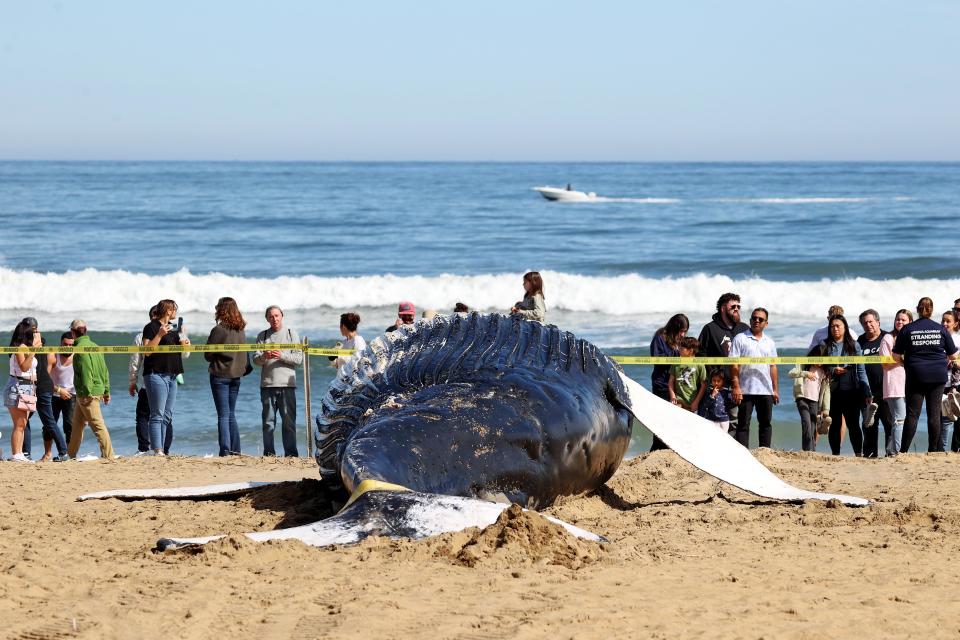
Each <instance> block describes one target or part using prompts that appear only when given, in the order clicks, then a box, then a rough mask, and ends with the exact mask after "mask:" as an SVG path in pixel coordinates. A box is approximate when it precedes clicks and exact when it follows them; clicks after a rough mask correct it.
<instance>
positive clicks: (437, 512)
mask: <svg viewBox="0 0 960 640" xmlns="http://www.w3.org/2000/svg"><path fill="white" fill-rule="evenodd" d="M509 507H510V505H509V504H504V503H500V502H487V501H486V500H477V499H475V498H461V497H457V496H445V495H439V494H433V493H419V492H416V491H391V490H373V491H367V492H365V493H363V494H362V495H360V496H359V497H358V498H357V499H356V500H355V501H353V502H352V503H350V504H349V505H347V506H346V507H344V509H343V510H342V511H341V512H340V513H338V514H337V515H335V516H333V517H331V518H327V519H326V520H320V521H318V522H314V523H312V524H308V525H303V526H300V527H291V528H289V529H277V530H275V531H259V532H255V533H247V534H245V535H246V536H247V537H248V538H250V539H251V540H255V541H257V542H263V541H265V540H299V541H300V542H303V543H304V544H307V545H310V546H312V547H326V546H330V545H334V544H353V543H355V542H359V541H360V540H363V539H364V538H366V537H368V536H373V535H380V536H389V537H391V538H412V539H418V538H427V537H429V536H435V535H439V534H441V533H447V532H450V531H462V530H463V529H467V528H469V527H487V526H490V525H491V524H493V523H494V522H496V521H497V518H498V517H499V516H500V514H501V513H502V512H503V511H504V510H506V509H507V508H509ZM541 515H543V514H541ZM543 517H545V518H546V519H547V520H549V521H551V522H553V523H554V524H558V525H560V526H561V527H563V528H564V529H566V530H567V532H569V533H570V534H571V535H574V536H576V537H578V538H583V539H585V540H591V541H594V542H605V539H604V538H603V537H602V536H598V535H597V534H595V533H591V532H589V531H586V530H584V529H581V528H579V527H575V526H573V525H572V524H569V523H566V522H563V521H562V520H558V519H556V518H552V517H550V516H543ZM223 537H224V536H205V537H200V538H163V539H161V540H159V541H158V542H157V549H158V550H160V551H165V550H167V549H179V548H181V547H188V546H196V545H202V544H206V543H207V542H210V541H212V540H217V539H219V538H223Z"/></svg>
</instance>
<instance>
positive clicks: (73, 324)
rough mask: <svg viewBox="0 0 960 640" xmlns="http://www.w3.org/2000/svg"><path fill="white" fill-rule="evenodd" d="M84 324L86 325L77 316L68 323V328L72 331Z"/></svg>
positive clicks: (85, 324)
mask: <svg viewBox="0 0 960 640" xmlns="http://www.w3.org/2000/svg"><path fill="white" fill-rule="evenodd" d="M85 326H87V323H86V322H84V321H83V320H81V319H80V318H77V319H76V320H74V321H73V322H71V323H70V330H71V331H73V330H74V329H79V328H80V327H85Z"/></svg>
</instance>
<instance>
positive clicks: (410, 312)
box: [397, 302, 417, 316]
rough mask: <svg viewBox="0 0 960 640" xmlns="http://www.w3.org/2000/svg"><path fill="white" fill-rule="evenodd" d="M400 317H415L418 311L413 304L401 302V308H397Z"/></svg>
mask: <svg viewBox="0 0 960 640" xmlns="http://www.w3.org/2000/svg"><path fill="white" fill-rule="evenodd" d="M397 315H398V316H415V315H417V310H416V309H415V308H414V306H413V303H412V302H401V303H400V306H399V307H397Z"/></svg>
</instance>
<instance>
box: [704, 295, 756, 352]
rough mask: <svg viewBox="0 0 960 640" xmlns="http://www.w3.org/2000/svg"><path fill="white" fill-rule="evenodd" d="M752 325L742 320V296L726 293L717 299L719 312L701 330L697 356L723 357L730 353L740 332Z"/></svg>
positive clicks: (747, 329)
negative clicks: (731, 346)
mask: <svg viewBox="0 0 960 640" xmlns="http://www.w3.org/2000/svg"><path fill="white" fill-rule="evenodd" d="M749 330H750V327H748V326H747V325H745V324H744V323H742V322H740V296H738V295H737V294H735V293H725V294H723V295H722V296H720V299H719V300H717V312H716V313H715V314H713V319H712V320H711V321H710V322H708V323H707V324H706V325H704V327H703V329H701V331H700V337H699V338H698V340H700V349H699V350H698V351H697V357H698V358H702V357H707V358H723V357H726V356H728V355H730V344H731V343H732V342H733V337H734V336H735V335H737V334H738V333H743V332H744V331H749Z"/></svg>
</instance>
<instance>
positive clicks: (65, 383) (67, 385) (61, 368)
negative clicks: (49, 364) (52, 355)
mask: <svg viewBox="0 0 960 640" xmlns="http://www.w3.org/2000/svg"><path fill="white" fill-rule="evenodd" d="M50 379H51V380H53V384H54V385H56V386H58V387H63V388H64V389H66V390H67V391H69V392H70V393H71V394H75V393H76V389H74V388H73V363H70V364H60V356H56V359H55V360H54V362H53V369H51V370H50Z"/></svg>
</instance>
